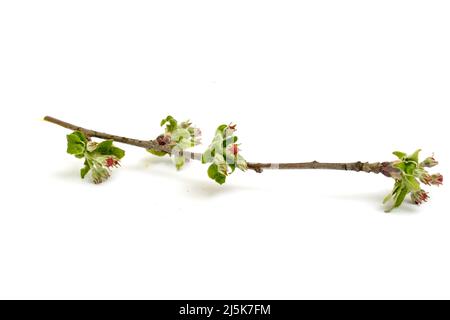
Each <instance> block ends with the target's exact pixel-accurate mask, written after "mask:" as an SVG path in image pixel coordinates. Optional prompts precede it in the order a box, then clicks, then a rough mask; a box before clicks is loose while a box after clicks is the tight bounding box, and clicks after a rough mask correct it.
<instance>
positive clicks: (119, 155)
mask: <svg viewBox="0 0 450 320" xmlns="http://www.w3.org/2000/svg"><path fill="white" fill-rule="evenodd" d="M111 155H113V156H116V157H117V158H119V159H122V158H123V157H124V156H125V151H124V150H122V149H120V148H118V147H115V146H112V148H111Z"/></svg>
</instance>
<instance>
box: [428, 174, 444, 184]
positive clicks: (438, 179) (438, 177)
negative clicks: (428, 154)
mask: <svg viewBox="0 0 450 320" xmlns="http://www.w3.org/2000/svg"><path fill="white" fill-rule="evenodd" d="M443 182H444V176H443V175H442V174H440V173H436V174H433V175H431V184H433V185H435V186H440V185H442V183H443Z"/></svg>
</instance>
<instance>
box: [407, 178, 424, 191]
mask: <svg viewBox="0 0 450 320" xmlns="http://www.w3.org/2000/svg"><path fill="white" fill-rule="evenodd" d="M403 180H404V181H405V185H406V186H407V188H408V190H409V191H411V192H414V191H419V190H420V182H419V181H417V180H416V178H414V177H412V176H406V177H405V178H404V179H403Z"/></svg>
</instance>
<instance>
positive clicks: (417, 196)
mask: <svg viewBox="0 0 450 320" xmlns="http://www.w3.org/2000/svg"><path fill="white" fill-rule="evenodd" d="M428 198H429V197H428V192H425V191H424V190H419V191H416V192H413V193H411V199H412V201H413V202H414V203H415V204H417V205H420V204H422V203H424V202H427V201H428Z"/></svg>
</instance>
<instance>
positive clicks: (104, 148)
mask: <svg viewBox="0 0 450 320" xmlns="http://www.w3.org/2000/svg"><path fill="white" fill-rule="evenodd" d="M95 152H98V153H99V154H101V155H108V156H115V157H117V158H118V159H122V158H123V157H124V156H125V151H124V150H122V149H120V148H118V147H115V146H113V141H112V140H106V141H102V142H100V143H99V144H98V145H97V148H96V149H95Z"/></svg>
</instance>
